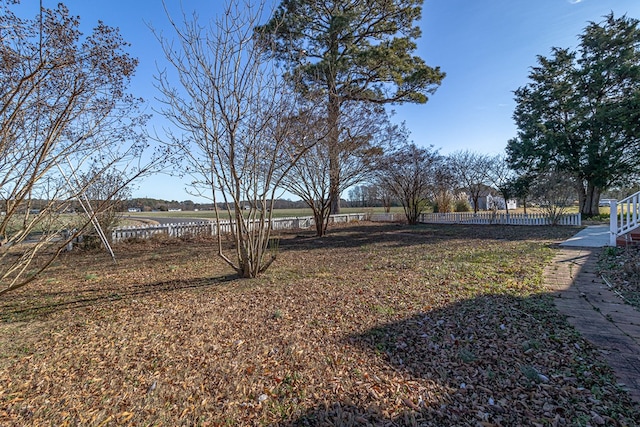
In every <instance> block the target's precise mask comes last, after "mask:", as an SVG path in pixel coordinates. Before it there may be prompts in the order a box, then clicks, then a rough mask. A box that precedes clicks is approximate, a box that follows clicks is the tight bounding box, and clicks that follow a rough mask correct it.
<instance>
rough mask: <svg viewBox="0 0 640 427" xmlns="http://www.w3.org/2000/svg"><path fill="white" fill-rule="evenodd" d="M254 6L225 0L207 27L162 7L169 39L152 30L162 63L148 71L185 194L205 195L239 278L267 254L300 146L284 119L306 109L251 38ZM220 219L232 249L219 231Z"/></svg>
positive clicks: (257, 11) (254, 271)
mask: <svg viewBox="0 0 640 427" xmlns="http://www.w3.org/2000/svg"><path fill="white" fill-rule="evenodd" d="M263 12H264V9H263V5H258V6H253V5H251V4H249V3H245V2H241V1H237V0H232V1H230V2H229V3H227V4H226V6H225V10H224V13H223V14H222V15H220V16H219V17H217V19H216V20H215V21H212V22H210V23H209V25H203V24H201V23H200V22H199V20H198V17H197V15H195V14H194V15H193V16H191V17H187V16H186V15H185V14H184V13H183V15H182V21H181V22H177V21H175V20H174V19H173V18H172V17H171V16H170V15H169V14H168V12H167V16H168V18H169V20H170V22H171V25H172V26H173V30H174V35H175V40H172V39H168V38H166V37H165V36H163V35H162V34H158V33H156V35H157V37H158V40H159V41H160V43H161V45H162V47H163V49H164V53H165V55H166V57H167V59H168V61H169V63H170V64H171V70H169V71H167V70H163V71H161V72H160V74H159V76H158V78H157V84H156V85H157V88H158V89H159V91H160V92H161V94H162V101H163V102H164V108H163V110H162V113H163V114H164V115H165V116H166V117H167V118H168V119H169V120H170V121H171V122H172V123H173V125H174V126H175V127H176V128H177V129H178V130H179V131H180V134H179V135H178V134H172V133H169V135H168V141H167V142H168V145H169V146H170V148H171V149H172V150H173V151H174V152H175V153H176V154H177V155H178V156H180V157H181V158H182V160H183V161H184V165H185V170H186V173H188V174H190V175H191V176H192V178H193V185H192V192H193V193H194V194H195V195H197V196H202V197H207V198H209V199H210V200H211V201H212V202H213V203H214V206H215V216H216V221H217V224H218V233H217V234H218V245H217V246H218V247H217V251H218V255H219V256H220V257H221V258H222V259H223V260H224V261H225V262H226V263H227V264H228V265H230V266H231V267H232V268H233V269H234V270H235V271H236V272H237V273H238V274H239V275H240V276H241V277H255V276H257V275H258V274H260V273H261V272H263V271H264V270H266V269H267V268H268V267H269V265H270V264H271V263H272V262H273V261H274V259H275V256H276V253H275V251H273V250H270V244H271V243H272V242H271V217H272V210H271V209H270V208H271V206H272V205H273V201H274V200H275V199H276V195H277V194H278V192H279V191H281V190H280V189H279V188H280V184H281V182H282V180H283V178H284V177H285V176H286V175H287V173H288V172H289V170H290V169H291V168H292V167H293V165H295V164H296V162H297V160H298V159H299V157H300V156H301V155H302V154H304V153H305V151H306V149H307V148H308V147H306V146H305V145H304V144H305V143H306V142H308V141H305V140H304V139H302V138H298V136H297V135H295V134H294V133H293V129H295V128H296V126H290V123H291V120H293V119H291V118H292V117H298V118H301V117H305V115H304V114H299V111H298V110H299V109H300V107H299V106H298V104H297V102H296V97H295V96H294V95H293V92H292V90H291V87H290V85H288V84H286V83H285V82H284V81H283V79H282V78H281V76H282V74H283V71H284V70H281V69H279V68H278V66H277V64H276V62H275V61H272V58H271V57H270V56H269V55H268V52H267V50H266V49H265V48H264V46H261V45H259V44H258V43H256V39H255V38H254V28H255V27H256V25H257V24H258V21H259V19H260V18H261V16H262V14H263ZM174 81H176V82H178V84H179V86H177V87H176V86H174V85H173V83H172V82H174ZM299 127H303V126H302V125H300V126H299ZM221 205H222V206H225V208H224V209H221V208H220V206H221ZM222 211H225V213H226V215H225V214H223V212H222ZM227 218H229V220H230V229H231V233H230V236H231V241H232V243H233V249H231V252H229V249H228V248H226V247H225V246H224V243H225V238H226V237H225V236H223V230H222V226H223V221H225V220H227ZM230 253H232V254H233V255H231V254H230Z"/></svg>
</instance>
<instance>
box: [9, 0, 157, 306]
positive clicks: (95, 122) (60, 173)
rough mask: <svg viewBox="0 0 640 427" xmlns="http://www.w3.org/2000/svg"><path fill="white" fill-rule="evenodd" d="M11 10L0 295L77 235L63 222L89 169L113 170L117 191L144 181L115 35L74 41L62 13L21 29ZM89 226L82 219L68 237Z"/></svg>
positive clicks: (105, 32) (135, 114)
mask: <svg viewBox="0 0 640 427" xmlns="http://www.w3.org/2000/svg"><path fill="white" fill-rule="evenodd" d="M14 3H15V2H13V1H10V0H0V58H1V60H0V199H1V200H2V205H3V215H2V216H1V217H0V236H1V239H2V245H3V247H2V250H1V251H0V283H1V286H0V295H2V294H4V293H6V292H9V291H11V290H14V289H17V288H19V287H21V286H24V285H26V284H27V283H29V282H30V281H31V280H33V279H34V278H35V277H36V276H37V275H38V274H39V273H41V272H42V271H43V270H44V269H46V268H47V266H49V265H50V263H51V262H52V261H53V260H54V259H55V257H56V256H57V255H58V254H59V253H60V252H61V251H62V249H63V248H64V247H65V244H66V241H65V240H64V239H62V240H61V239H60V235H61V231H62V230H63V229H66V228H70V227H74V226H75V225H77V224H76V221H75V220H76V219H77V217H73V216H72V215H69V214H68V212H69V211H70V210H71V209H72V206H73V204H75V203H76V202H77V201H78V200H80V199H82V197H83V195H84V192H85V190H86V188H87V185H88V184H89V182H84V183H82V182H81V180H80V176H79V174H80V173H81V171H83V170H86V168H87V167H89V164H90V163H91V162H93V161H98V162H99V164H100V170H101V171H106V170H110V169H111V168H113V167H116V166H118V167H120V168H122V170H123V171H126V174H127V175H126V179H125V180H126V181H129V180H131V179H135V178H136V177H139V176H140V175H141V174H144V173H145V172H146V171H148V169H147V168H146V167H142V166H141V165H140V164H139V163H137V162H138V161H139V158H140V157H139V155H140V153H141V151H142V150H143V149H144V148H145V142H144V138H143V137H142V135H141V133H140V126H141V125H142V124H143V123H144V122H145V120H146V117H145V116H144V115H143V114H141V113H140V112H139V110H138V104H139V103H140V102H141V100H139V99H136V98H134V97H132V96H131V95H129V94H128V93H127V89H128V85H129V82H130V78H131V76H132V75H133V72H134V70H135V67H136V65H137V60H136V59H134V58H132V57H131V56H130V55H129V54H128V53H127V52H126V48H127V46H128V44H127V43H126V42H125V41H124V40H123V39H122V38H121V36H120V34H119V32H118V30H117V29H114V28H111V27H108V26H106V25H104V24H103V23H101V22H99V23H98V25H97V26H96V27H95V28H94V30H93V32H92V33H91V34H89V35H88V36H87V37H84V38H83V37H82V34H81V33H80V31H79V18H78V17H75V16H72V15H70V14H69V11H68V9H67V8H66V7H65V6H64V5H62V4H60V5H58V7H57V8H56V9H46V8H43V9H41V11H40V15H39V16H38V17H36V18H35V19H25V18H21V17H18V16H17V15H15V14H14V13H13V11H12V5H13V4H14ZM98 177H99V174H98V175H96V176H95V178H96V179H97V178H98ZM93 219H94V212H89V215H88V216H87V217H86V218H85V219H84V221H82V223H81V224H80V227H79V228H78V231H77V233H80V232H82V229H83V228H84V226H86V225H88V224H90V223H91V221H92V220H93ZM67 237H68V238H73V237H74V236H73V234H67ZM27 239H28V240H29V243H28V244H27V243H25V240H27ZM37 255H41V256H37Z"/></svg>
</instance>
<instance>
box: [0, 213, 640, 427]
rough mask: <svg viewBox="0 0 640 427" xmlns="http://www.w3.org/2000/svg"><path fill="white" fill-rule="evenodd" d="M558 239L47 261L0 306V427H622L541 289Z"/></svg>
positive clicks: (124, 250)
mask: <svg viewBox="0 0 640 427" xmlns="http://www.w3.org/2000/svg"><path fill="white" fill-rule="evenodd" d="M576 231H577V229H576V228H573V227H507V226H504V227H502V226H426V225H425V226H418V227H408V226H401V225H396V224H392V225H380V224H368V223H364V224H348V225H343V226H340V227H335V228H332V229H331V230H330V234H329V236H327V237H325V238H314V237H312V233H311V232H308V231H302V232H301V231H297V232H287V233H283V234H281V236H280V237H281V240H280V246H279V248H280V254H279V258H278V260H277V261H276V262H275V263H274V265H273V266H272V267H271V269H270V270H268V271H267V273H265V275H264V276H262V277H261V278H260V279H255V280H238V279H236V278H234V276H233V275H232V272H231V270H230V269H228V268H227V267H225V266H224V265H223V264H222V262H220V261H219V260H218V258H216V257H215V256H214V255H213V254H212V242H211V241H207V240H191V241H189V240H173V241H171V240H151V241H138V242H129V243H126V244H121V245H119V246H116V254H117V256H118V257H119V263H118V264H117V265H113V264H112V263H111V261H110V259H109V257H108V256H107V255H106V254H104V253H102V252H82V251H78V252H72V253H68V254H65V255H63V256H62V257H61V258H60V259H59V260H58V261H57V263H56V264H55V266H54V267H53V268H52V269H50V270H48V271H47V272H46V273H45V275H44V276H43V277H41V278H40V279H39V280H38V281H37V283H35V284H33V285H31V286H29V287H26V288H24V289H22V290H19V291H17V292H14V293H12V294H9V295H7V296H6V297H5V298H3V299H2V300H0V320H1V323H0V425H3V426H4V425H9V426H13V425H15V426H23V425H91V426H99V425H153V426H160V425H162V426H174V425H189V426H191V425H201V426H218V425H239V426H245V425H249V426H250V425H284V426H305V425H424V426H448V425H456V426H485V427H488V426H515V425H524V426H527V425H528V426H587V425H611V426H615V425H621V426H622V425H627V426H634V425H638V421H637V420H640V412H639V410H638V409H637V408H635V407H634V405H633V404H632V403H631V401H630V400H629V398H628V397H627V396H626V394H625V393H624V392H623V391H621V390H620V389H619V388H618V387H617V386H616V382H615V380H614V378H613V376H612V374H611V371H610V369H609V368H608V367H607V366H606V365H604V363H603V362H602V359H601V357H600V354H599V353H598V351H596V350H594V349H593V348H592V347H590V345H589V344H588V343H587V342H585V341H584V340H583V339H581V338H580V336H579V335H577V333H576V332H575V331H574V330H573V329H571V327H570V326H568V324H567V323H566V322H565V320H564V319H563V318H562V317H561V316H560V315H558V314H557V312H556V310H555V308H554V307H553V301H552V296H551V295H549V294H547V293H545V291H544V289H543V286H542V283H541V282H540V279H541V272H542V269H543V267H544V266H545V265H546V263H548V262H549V260H550V259H551V257H552V255H553V251H554V249H553V242H557V241H559V240H563V239H565V238H567V237H569V236H571V235H572V234H574V233H575V232H576Z"/></svg>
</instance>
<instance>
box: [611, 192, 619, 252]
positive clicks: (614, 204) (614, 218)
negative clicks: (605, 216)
mask: <svg viewBox="0 0 640 427" xmlns="http://www.w3.org/2000/svg"><path fill="white" fill-rule="evenodd" d="M617 238H618V201H617V200H610V201H609V246H616V245H617V243H616V240H617Z"/></svg>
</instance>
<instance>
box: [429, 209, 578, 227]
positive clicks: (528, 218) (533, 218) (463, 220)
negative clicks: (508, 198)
mask: <svg viewBox="0 0 640 427" xmlns="http://www.w3.org/2000/svg"><path fill="white" fill-rule="evenodd" d="M419 222H421V223H425V224H501V225H552V224H555V225H582V219H581V216H580V214H579V213H577V214H564V215H562V216H560V217H559V218H557V219H556V221H553V219H552V218H550V217H549V215H547V214H508V215H507V214H506V213H493V212H478V213H471V212H451V213H428V214H421V215H420V219H419Z"/></svg>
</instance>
